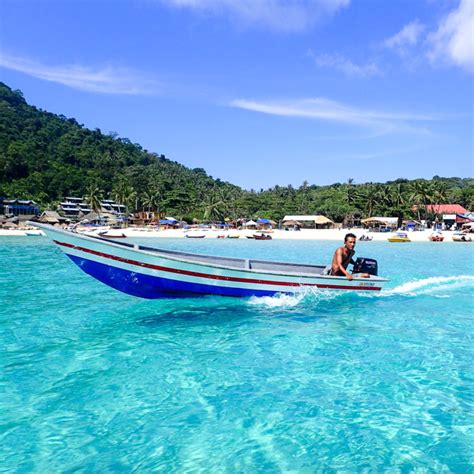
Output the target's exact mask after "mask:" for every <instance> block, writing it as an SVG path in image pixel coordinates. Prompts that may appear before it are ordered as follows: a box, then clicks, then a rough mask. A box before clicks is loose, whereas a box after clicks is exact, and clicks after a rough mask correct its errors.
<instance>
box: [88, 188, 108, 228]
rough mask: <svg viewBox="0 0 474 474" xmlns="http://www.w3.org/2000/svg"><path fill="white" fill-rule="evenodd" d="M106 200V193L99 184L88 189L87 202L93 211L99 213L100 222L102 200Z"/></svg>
mask: <svg viewBox="0 0 474 474" xmlns="http://www.w3.org/2000/svg"><path fill="white" fill-rule="evenodd" d="M103 198H104V191H103V190H102V189H100V187H99V186H98V185H97V183H92V184H90V185H89V186H88V187H87V189H86V196H85V199H86V202H87V204H89V206H90V207H91V209H92V210H93V211H94V212H96V213H97V216H98V218H99V220H100V211H101V209H102V199H103Z"/></svg>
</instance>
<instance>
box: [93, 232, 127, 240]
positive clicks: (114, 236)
mask: <svg viewBox="0 0 474 474" xmlns="http://www.w3.org/2000/svg"><path fill="white" fill-rule="evenodd" d="M98 235H100V236H101V237H105V238H106V239H125V238H126V237H127V236H126V235H125V234H124V233H122V232H121V233H120V234H116V233H113V232H99V234H98Z"/></svg>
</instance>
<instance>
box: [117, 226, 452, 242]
mask: <svg viewBox="0 0 474 474" xmlns="http://www.w3.org/2000/svg"><path fill="white" fill-rule="evenodd" d="M121 233H122V234H124V235H125V236H127V237H130V238H185V237H186V235H191V236H193V235H194V236H198V235H205V238H206V239H217V238H218V236H226V237H227V236H237V235H238V236H239V238H240V239H246V238H247V236H253V235H254V234H261V231H254V230H218V229H209V230H192V231H185V230H183V229H166V230H148V229H134V228H133V227H129V228H127V229H114V230H111V231H110V234H111V235H114V234H121ZM348 233H353V234H355V235H356V237H357V240H359V238H360V237H361V236H362V235H366V236H367V235H368V236H370V237H372V242H374V241H377V242H387V239H388V238H389V237H390V236H393V235H394V233H392V232H380V233H379V232H367V231H364V230H363V229H351V230H349V229H301V230H300V231H291V230H290V231H285V230H279V229H276V230H273V231H271V232H270V233H268V232H266V234H267V235H271V237H272V239H273V240H336V241H340V242H343V240H344V236H345V235H346V234H348ZM432 233H433V231H432V230H431V229H430V230H424V231H413V232H407V234H408V237H409V238H410V240H411V241H412V242H429V239H428V237H429V236H430V235H431V234H432ZM453 233H454V231H443V235H444V241H443V242H453V240H452V234H453Z"/></svg>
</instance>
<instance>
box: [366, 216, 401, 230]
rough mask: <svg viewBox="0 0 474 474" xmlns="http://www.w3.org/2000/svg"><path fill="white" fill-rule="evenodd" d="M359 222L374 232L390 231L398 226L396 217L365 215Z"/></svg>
mask: <svg viewBox="0 0 474 474" xmlns="http://www.w3.org/2000/svg"><path fill="white" fill-rule="evenodd" d="M360 222H361V224H362V225H364V227H367V228H369V229H371V230H374V231H376V232H390V231H392V230H394V229H397V228H398V217H367V218H366V219H362V220H361V221H360Z"/></svg>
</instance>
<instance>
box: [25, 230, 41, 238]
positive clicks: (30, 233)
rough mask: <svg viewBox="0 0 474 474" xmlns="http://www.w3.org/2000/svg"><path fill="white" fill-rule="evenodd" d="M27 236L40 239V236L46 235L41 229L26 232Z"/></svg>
mask: <svg viewBox="0 0 474 474" xmlns="http://www.w3.org/2000/svg"><path fill="white" fill-rule="evenodd" d="M25 235H27V236H28V237H38V236H40V235H44V232H43V231H42V230H39V229H31V230H25Z"/></svg>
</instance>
